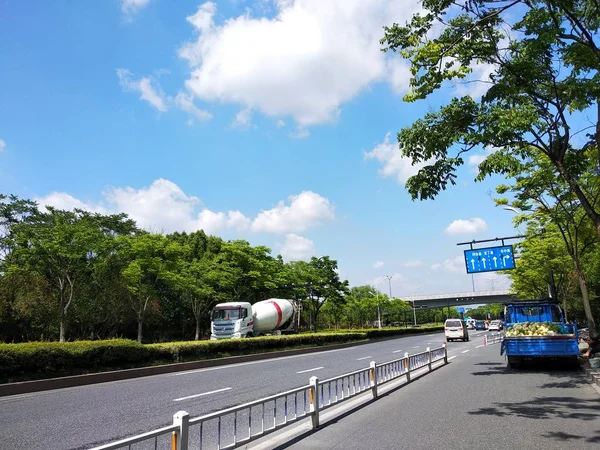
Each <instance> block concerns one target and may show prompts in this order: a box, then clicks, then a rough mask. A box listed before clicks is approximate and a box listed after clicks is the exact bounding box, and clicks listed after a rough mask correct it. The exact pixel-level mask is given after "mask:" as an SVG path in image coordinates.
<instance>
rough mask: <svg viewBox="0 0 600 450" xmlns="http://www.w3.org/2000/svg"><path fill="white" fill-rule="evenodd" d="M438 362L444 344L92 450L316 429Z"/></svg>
mask: <svg viewBox="0 0 600 450" xmlns="http://www.w3.org/2000/svg"><path fill="white" fill-rule="evenodd" d="M442 360H443V362H444V364H446V363H448V351H447V348H446V344H445V343H444V344H442V347H439V348H435V349H433V350H431V349H430V348H427V350H426V351H424V352H421V353H417V354H414V355H409V354H408V353H405V354H404V357H402V358H400V359H395V360H393V361H388V362H385V363H382V364H377V363H376V362H375V361H371V363H370V365H369V367H368V368H365V369H360V370H357V371H354V372H350V373H346V374H344V375H340V376H337V377H333V378H328V379H326V380H322V381H319V378H318V377H311V378H310V381H309V384H308V385H304V386H300V387H298V388H295V389H291V390H289V391H286V392H281V393H279V394H275V395H272V396H269V397H265V398H261V399H259V400H255V401H252V402H249V403H244V404H243V405H239V406H234V407H232V408H227V409H223V410H220V411H216V412H213V413H210V414H206V415H204V416H200V417H195V418H193V419H192V418H190V415H189V414H188V413H187V412H185V411H179V412H177V413H176V414H175V415H174V416H173V424H172V425H169V426H167V427H164V428H159V429H157V430H154V431H150V432H148V433H143V434H139V435H137V436H132V437H129V438H126V439H121V440H119V441H116V442H112V443H109V444H105V445H101V446H99V447H94V448H93V449H91V450H118V449H127V450H145V449H154V450H158V449H171V450H188V449H191V448H198V449H201V450H202V449H204V448H207V446H206V444H207V442H208V443H210V444H212V445H214V447H211V448H216V449H219V450H221V449H231V448H236V447H238V446H240V445H244V444H247V443H249V442H251V441H254V440H256V439H259V438H261V437H263V436H265V435H267V434H269V433H272V432H273V431H275V430H278V429H280V428H283V427H285V426H287V425H290V424H292V423H294V422H297V421H298V420H300V419H303V418H306V417H309V416H310V417H311V420H312V427H313V428H317V427H318V426H319V415H320V412H321V411H322V410H324V409H327V408H330V407H331V406H333V405H336V404H338V403H340V402H342V401H344V400H347V399H349V398H352V397H355V396H357V395H359V394H361V393H364V392H366V391H369V390H370V391H371V393H372V396H373V399H376V398H377V388H378V387H379V386H381V385H382V384H385V383H387V382H390V381H392V380H395V379H398V378H400V377H402V376H405V377H406V381H407V382H409V381H410V375H411V372H412V371H414V370H418V369H421V368H423V367H426V366H427V368H428V370H432V364H433V363H434V362H437V361H442ZM224 430H225V433H224ZM226 433H227V434H228V437H231V433H232V437H231V438H230V439H229V441H230V442H228V443H226V444H225V445H224V444H223V441H224V438H223V435H224V434H226ZM168 437H170V439H168ZM161 438H162V439H161ZM135 444H143V445H142V446H140V445H135Z"/></svg>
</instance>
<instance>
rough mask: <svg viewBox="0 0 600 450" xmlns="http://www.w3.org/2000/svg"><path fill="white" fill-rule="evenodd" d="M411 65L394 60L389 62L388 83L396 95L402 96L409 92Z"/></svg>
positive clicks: (397, 59)
mask: <svg viewBox="0 0 600 450" xmlns="http://www.w3.org/2000/svg"><path fill="white" fill-rule="evenodd" d="M410 76H411V74H410V65H409V64H408V63H407V62H405V61H403V60H401V59H400V58H394V59H391V60H389V61H388V82H389V83H390V85H391V86H392V89H393V91H394V92H395V93H396V94H399V95H402V94H406V93H407V92H408V91H409V81H410Z"/></svg>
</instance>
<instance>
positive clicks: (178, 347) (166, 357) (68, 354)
mask: <svg viewBox="0 0 600 450" xmlns="http://www.w3.org/2000/svg"><path fill="white" fill-rule="evenodd" d="M366 338H367V337H366V334H365V333H345V334H330V333H317V334H312V335H292V336H277V337H275V336H273V337H260V338H253V339H226V340H220V341H191V342H171V343H165V344H150V345H142V344H138V343H137V342H135V341H130V340H125V339H114V340H108V341H76V342H63V343H59V342H28V343H23V344H0V382H7V381H8V382H10V381H14V380H13V379H14V378H15V377H17V378H23V377H24V376H25V377H27V376H28V375H34V374H35V375H36V376H35V378H40V377H43V374H44V373H46V374H47V375H49V376H61V375H72V374H77V373H86V372H90V371H100V370H110V369H121V368H128V367H140V366H144V365H152V364H160V363H173V362H181V361H190V360H196V359H208V358H216V357H220V356H228V355H239V354H246V353H257V352H264V351H272V350H281V349H285V348H291V347H297V346H318V345H326V344H332V343H340V342H349V341H358V340H364V339H366Z"/></svg>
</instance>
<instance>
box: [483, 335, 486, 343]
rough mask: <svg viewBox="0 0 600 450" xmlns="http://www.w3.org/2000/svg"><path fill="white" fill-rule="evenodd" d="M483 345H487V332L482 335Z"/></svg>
mask: <svg viewBox="0 0 600 450" xmlns="http://www.w3.org/2000/svg"><path fill="white" fill-rule="evenodd" d="M483 345H487V334H484V335H483Z"/></svg>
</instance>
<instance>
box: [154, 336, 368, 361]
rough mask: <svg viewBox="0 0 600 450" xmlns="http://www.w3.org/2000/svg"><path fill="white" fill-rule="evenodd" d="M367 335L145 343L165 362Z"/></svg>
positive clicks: (358, 337)
mask: <svg viewBox="0 0 600 450" xmlns="http://www.w3.org/2000/svg"><path fill="white" fill-rule="evenodd" d="M365 339H367V335H366V333H344V334H335V333H315V334H306V335H286V336H264V337H255V338H251V339H222V340H218V341H188V342H169V343H165V344H149V345H148V346H147V347H148V348H150V349H151V350H152V352H153V353H154V355H155V357H156V358H157V359H160V360H167V361H169V362H182V361H193V360H196V359H206V358H215V357H219V356H228V355H239V354H248V353H257V352H266V351H275V350H284V349H289V348H294V347H304V346H310V347H314V346H319V345H328V344H339V343H343V342H350V341H360V340H365Z"/></svg>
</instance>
